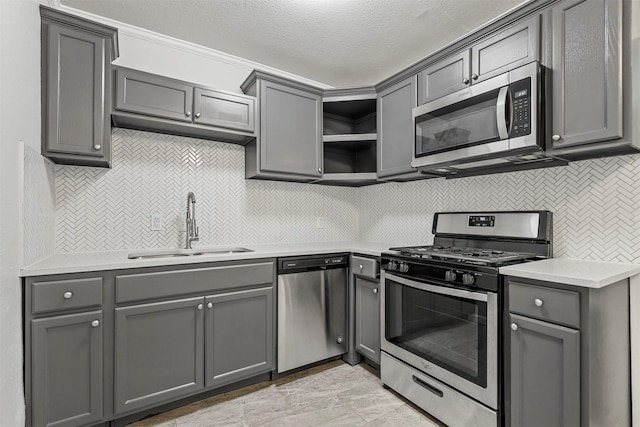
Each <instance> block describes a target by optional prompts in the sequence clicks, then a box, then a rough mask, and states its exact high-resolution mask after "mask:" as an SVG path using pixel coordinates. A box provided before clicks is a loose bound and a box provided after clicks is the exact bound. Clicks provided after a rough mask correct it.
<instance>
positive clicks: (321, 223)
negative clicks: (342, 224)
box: [316, 216, 324, 228]
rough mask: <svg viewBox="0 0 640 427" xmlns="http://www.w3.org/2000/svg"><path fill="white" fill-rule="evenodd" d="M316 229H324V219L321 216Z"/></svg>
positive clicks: (317, 219)
mask: <svg viewBox="0 0 640 427" xmlns="http://www.w3.org/2000/svg"><path fill="white" fill-rule="evenodd" d="M316 228H324V217H322V216H319V217H318V218H316Z"/></svg>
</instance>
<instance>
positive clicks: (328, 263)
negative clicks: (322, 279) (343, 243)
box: [278, 254, 349, 273]
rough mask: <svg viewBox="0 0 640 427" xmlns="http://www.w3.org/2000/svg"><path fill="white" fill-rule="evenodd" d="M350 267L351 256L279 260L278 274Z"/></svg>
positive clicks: (320, 256) (331, 255) (321, 256)
mask: <svg viewBox="0 0 640 427" xmlns="http://www.w3.org/2000/svg"><path fill="white" fill-rule="evenodd" d="M348 265H349V255H348V254H339V255H333V254H330V255H319V256H313V257H308V256H305V257H294V258H279V259H278V272H279V273H287V272H292V271H293V270H297V271H300V270H307V269H312V270H313V269H316V270H317V269H325V268H346V267H347V266H348Z"/></svg>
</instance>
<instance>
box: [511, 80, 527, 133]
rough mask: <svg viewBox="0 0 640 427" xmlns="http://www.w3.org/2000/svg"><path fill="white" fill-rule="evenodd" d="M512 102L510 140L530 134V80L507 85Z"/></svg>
mask: <svg viewBox="0 0 640 427" xmlns="http://www.w3.org/2000/svg"><path fill="white" fill-rule="evenodd" d="M509 91H510V93H511V100H512V104H511V105H512V108H513V114H512V117H513V119H512V122H511V132H509V136H510V137H511V138H513V137H517V136H524V135H529V134H530V133H531V78H526V79H522V80H519V81H517V82H515V83H511V85H509Z"/></svg>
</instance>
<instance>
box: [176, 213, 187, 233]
mask: <svg viewBox="0 0 640 427" xmlns="http://www.w3.org/2000/svg"><path fill="white" fill-rule="evenodd" d="M177 221H178V231H182V232H185V231H187V215H185V214H180V215H178V219H177Z"/></svg>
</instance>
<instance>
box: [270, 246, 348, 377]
mask: <svg viewBox="0 0 640 427" xmlns="http://www.w3.org/2000/svg"><path fill="white" fill-rule="evenodd" d="M348 260H349V257H348V255H347V254H338V255H336V254H331V255H322V256H313V257H295V258H280V259H278V373H281V372H285V371H289V370H291V369H295V368H298V367H300V366H304V365H308V364H310V363H314V362H319V361H321V360H324V359H329V358H331V357H334V356H338V355H341V354H344V353H346V352H347V336H346V335H347V277H348V276H347V268H348V263H349V261H348Z"/></svg>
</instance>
